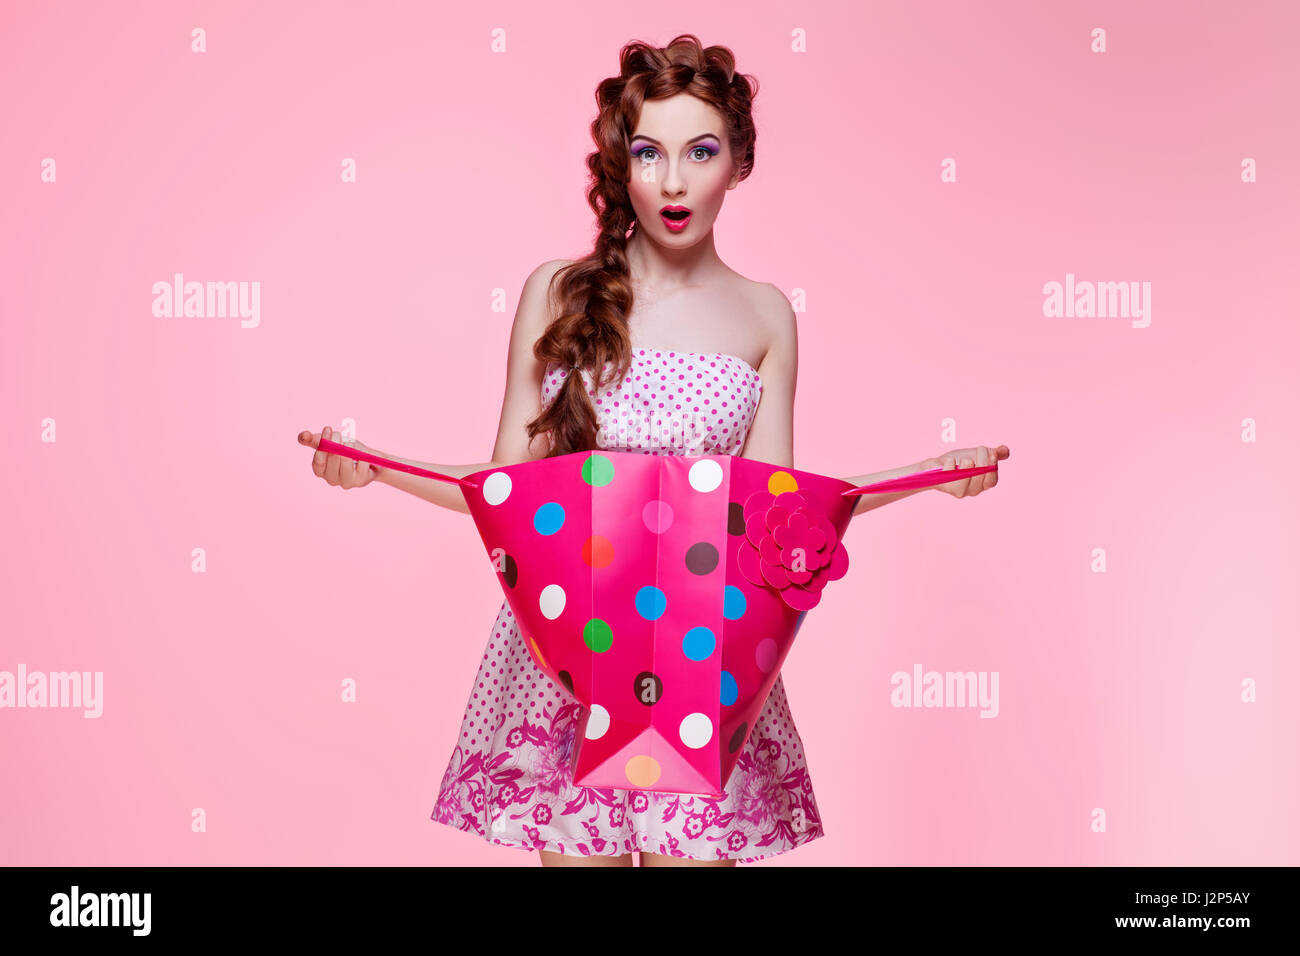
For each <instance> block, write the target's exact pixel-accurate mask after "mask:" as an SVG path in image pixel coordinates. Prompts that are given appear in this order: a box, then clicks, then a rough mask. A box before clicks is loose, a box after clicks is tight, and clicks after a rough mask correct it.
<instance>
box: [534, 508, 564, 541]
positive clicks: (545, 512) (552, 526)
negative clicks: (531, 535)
mask: <svg viewBox="0 0 1300 956" xmlns="http://www.w3.org/2000/svg"><path fill="white" fill-rule="evenodd" d="M533 527H534V528H536V529H537V533H538V534H555V532H557V531H559V530H560V529H561V528H563V527H564V508H563V507H562V506H561V505H560V503H559V502H558V501H548V502H547V503H546V504H544V505H542V506H541V507H540V508H538V509H537V513H536V514H534V515H533Z"/></svg>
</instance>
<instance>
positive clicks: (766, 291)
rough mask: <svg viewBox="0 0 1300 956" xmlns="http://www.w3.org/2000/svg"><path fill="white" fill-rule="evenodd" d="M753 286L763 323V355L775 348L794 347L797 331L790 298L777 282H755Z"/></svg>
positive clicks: (755, 302)
mask: <svg viewBox="0 0 1300 956" xmlns="http://www.w3.org/2000/svg"><path fill="white" fill-rule="evenodd" d="M753 287H754V288H753V290H752V295H753V301H754V304H755V307H756V310H757V313H758V317H759V321H760V323H761V324H762V331H763V357H764V358H766V357H767V353H768V352H770V351H772V350H773V349H777V348H779V349H782V350H786V349H793V348H794V346H795V342H796V338H797V333H796V327H795V317H794V308H793V307H792V306H791V305H790V300H789V299H788V298H786V294H785V293H784V292H783V291H781V288H780V286H778V285H776V284H775V283H772V282H753Z"/></svg>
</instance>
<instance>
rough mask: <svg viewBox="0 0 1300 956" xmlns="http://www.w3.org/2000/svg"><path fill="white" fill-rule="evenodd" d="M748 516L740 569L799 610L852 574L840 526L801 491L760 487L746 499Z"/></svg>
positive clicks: (811, 605) (812, 605)
mask: <svg viewBox="0 0 1300 956" xmlns="http://www.w3.org/2000/svg"><path fill="white" fill-rule="evenodd" d="M744 517H745V540H744V542H743V543H742V544H741V547H740V550H739V551H738V552H737V554H736V563H737V565H738V566H739V567H740V573H741V574H743V575H744V576H745V578H746V579H747V580H749V581H750V582H752V583H754V584H757V585H759V586H760V587H767V588H773V589H775V590H776V591H777V592H779V594H780V596H781V599H782V600H783V601H785V603H786V604H788V605H789V606H790V607H792V608H794V609H795V610H796V611H808V610H811V609H812V608H814V607H816V606H817V602H819V601H820V600H821V599H822V589H823V588H824V587H826V582H828V581H838V580H839V579H840V578H842V577H844V575H845V574H846V573H847V572H848V570H849V555H848V552H847V551H846V550H845V548H844V544H843V543H842V542H841V541H840V536H839V535H838V534H836V532H835V527H834V525H832V524H831V523H830V521H828V520H827V519H826V516H825V515H824V514H822V513H821V512H820V511H818V510H817V509H816V508H814V507H812V505H810V504H809V502H808V501H807V500H806V499H805V498H804V497H803V495H801V494H799V493H798V492H794V491H783V492H781V493H780V494H778V495H773V494H772V493H771V492H767V491H756V492H754V493H753V494H752V495H750V496H749V498H747V499H746V501H745V510H744Z"/></svg>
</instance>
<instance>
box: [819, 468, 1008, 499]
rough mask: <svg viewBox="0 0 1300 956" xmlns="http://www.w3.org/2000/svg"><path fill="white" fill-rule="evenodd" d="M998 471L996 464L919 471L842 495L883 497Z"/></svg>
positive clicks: (852, 489) (853, 489) (864, 486)
mask: <svg viewBox="0 0 1300 956" xmlns="http://www.w3.org/2000/svg"><path fill="white" fill-rule="evenodd" d="M997 470H998V466H997V465H996V464H992V465H979V466H977V467H975V468H949V469H946V470H945V469H943V468H932V469H930V470H929V471H918V472H916V473H915V474H912V475H903V476H902V477H900V478H889V479H886V480H885V481H877V482H875V483H874V484H870V485H861V486H859V487H857V488H850V489H849V490H848V491H843V492H840V493H841V494H844V495H883V494H885V493H887V492H890V491H910V490H912V489H913V488H930V487H932V486H934V485H946V484H947V483H948V482H950V481H956V480H958V479H959V478H970V477H972V476H973V475H982V474H985V473H986V472H990V471H997Z"/></svg>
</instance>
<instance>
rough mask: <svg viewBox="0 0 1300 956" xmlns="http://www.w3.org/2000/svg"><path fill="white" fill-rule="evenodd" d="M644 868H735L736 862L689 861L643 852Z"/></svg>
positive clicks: (677, 857)
mask: <svg viewBox="0 0 1300 956" xmlns="http://www.w3.org/2000/svg"><path fill="white" fill-rule="evenodd" d="M641 865H642V866H735V865H736V861H735V860H688V859H686V858H685V857H680V856H665V855H664V854H662V853H646V852H645V851H644V850H642V851H641Z"/></svg>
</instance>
